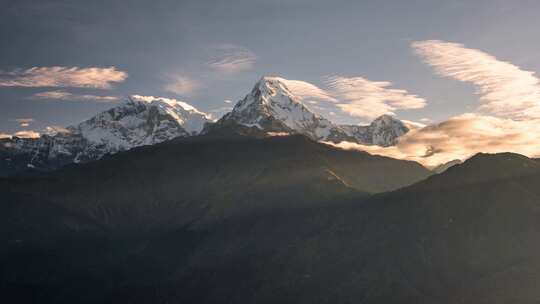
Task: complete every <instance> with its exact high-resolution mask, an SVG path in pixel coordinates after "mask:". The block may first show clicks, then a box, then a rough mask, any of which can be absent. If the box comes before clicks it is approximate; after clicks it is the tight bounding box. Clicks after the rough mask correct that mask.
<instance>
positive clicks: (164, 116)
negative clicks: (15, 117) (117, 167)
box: [5, 95, 211, 172]
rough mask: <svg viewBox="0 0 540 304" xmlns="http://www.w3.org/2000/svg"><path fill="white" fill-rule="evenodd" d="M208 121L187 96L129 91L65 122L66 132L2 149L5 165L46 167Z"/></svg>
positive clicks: (193, 129)
mask: <svg viewBox="0 0 540 304" xmlns="http://www.w3.org/2000/svg"><path fill="white" fill-rule="evenodd" d="M209 122H211V120H210V119H209V118H208V116H207V115H206V114H205V113H203V112H200V111H198V110H197V109H196V108H195V107H193V106H191V105H189V104H187V103H185V102H182V101H178V100H175V99H169V98H163V97H153V96H140V95H133V96H130V97H128V98H127V100H126V101H125V102H124V103H122V104H120V105H118V106H116V107H113V108H111V109H109V110H107V111H104V112H101V113H98V114H97V115H95V116H93V117H92V118H90V119H88V120H86V121H83V122H81V123H79V124H76V125H73V126H70V127H68V128H67V129H66V130H67V131H66V132H54V133H51V134H50V135H46V136H42V137H40V138H37V139H25V140H22V141H18V142H17V143H16V144H12V145H8V146H9V147H8V146H6V147H7V148H6V149H8V150H6V151H5V153H6V154H7V155H9V158H10V159H12V160H13V161H12V162H11V164H13V165H10V166H11V167H12V168H11V167H10V168H8V170H6V171H8V172H10V171H14V172H16V171H17V170H19V167H23V168H26V167H30V166H32V167H33V168H36V169H41V170H49V169H54V168H57V167H60V166H62V165H65V164H68V163H72V162H75V163H79V162H88V161H92V160H97V159H100V158H101V157H103V156H104V155H106V154H113V153H116V152H119V151H124V150H129V149H131V148H134V147H138V146H144V145H152V144H156V143H160V142H163V141H166V140H170V139H173V138H176V137H186V136H191V135H197V134H199V133H201V131H202V130H203V128H204V126H205V125H206V124H207V123H209ZM10 147H13V148H10ZM15 164H17V165H15Z"/></svg>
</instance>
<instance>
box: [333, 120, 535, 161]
mask: <svg viewBox="0 0 540 304" xmlns="http://www.w3.org/2000/svg"><path fill="white" fill-rule="evenodd" d="M337 146H338V147H341V148H345V149H358V150H362V151H367V152H369V153H372V154H378V155H384V156H389V157H393V158H399V159H408V160H414V161H417V162H419V163H422V164H423V165H425V166H436V165H438V164H441V163H445V162H448V161H451V160H454V159H461V160H464V159H466V158H468V157H470V156H472V155H474V154H476V153H478V152H486V153H496V152H515V153H520V154H524V155H527V156H530V157H537V156H539V155H540V120H536V119H535V120H528V121H516V120H512V119H504V118H497V117H493V116H485V115H479V114H472V113H467V114H463V115H460V116H457V117H453V118H450V119H449V120H447V121H444V122H442V123H439V124H434V125H431V126H427V127H425V128H420V129H415V130H411V131H410V132H409V133H407V134H405V135H403V136H402V137H401V138H400V139H399V142H398V144H397V145H396V146H394V147H387V148H383V147H378V146H365V145H358V144H354V143H348V142H342V143H340V144H337Z"/></svg>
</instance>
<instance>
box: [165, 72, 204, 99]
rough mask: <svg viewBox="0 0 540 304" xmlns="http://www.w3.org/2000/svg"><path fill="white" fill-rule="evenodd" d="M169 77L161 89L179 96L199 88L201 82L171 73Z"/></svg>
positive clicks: (187, 94) (189, 93)
mask: <svg viewBox="0 0 540 304" xmlns="http://www.w3.org/2000/svg"><path fill="white" fill-rule="evenodd" d="M169 79H170V80H169V83H167V84H166V85H165V86H164V87H163V89H164V90H165V91H167V92H171V93H174V94H177V95H180V96H190V95H192V94H193V93H194V92H195V91H197V90H198V89H199V88H201V84H200V83H199V82H198V81H196V80H194V79H192V78H190V77H187V76H181V75H172V76H170V77H169Z"/></svg>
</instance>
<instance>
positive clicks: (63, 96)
mask: <svg viewBox="0 0 540 304" xmlns="http://www.w3.org/2000/svg"><path fill="white" fill-rule="evenodd" d="M32 97H33V98H36V99H48V100H63V101H97V102H114V101H118V100H119V99H120V97H117V96H97V95H86V94H85V95H78V94H72V93H69V92H66V91H48V92H41V93H36V94H34V95H32Z"/></svg>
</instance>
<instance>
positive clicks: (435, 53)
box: [411, 40, 540, 120]
mask: <svg viewBox="0 0 540 304" xmlns="http://www.w3.org/2000/svg"><path fill="white" fill-rule="evenodd" d="M411 46H412V47H413V48H414V49H415V51H416V52H417V53H418V54H419V55H420V56H421V57H422V58H423V59H424V60H425V61H426V62H427V63H428V64H429V65H431V66H433V67H434V68H435V70H436V72H437V73H438V74H440V75H442V76H445V77H451V78H454V79H457V80H459V81H463V82H469V83H472V84H474V85H475V86H476V87H477V94H479V95H480V101H481V103H482V105H481V106H480V108H479V110H480V111H481V112H483V113H490V114H493V115H496V116H500V117H506V118H514V119H519V120H522V119H527V118H540V80H539V79H538V78H537V77H536V76H535V75H534V72H530V71H525V70H522V69H520V68H519V67H518V66H515V65H513V64H512V63H509V62H505V61H501V60H498V59H497V58H495V57H494V56H492V55H490V54H487V53H485V52H483V51H481V50H477V49H471V48H466V47H465V46H464V45H462V44H458V43H450V42H445V41H440V40H427V41H417V42H414V43H412V45H411Z"/></svg>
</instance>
